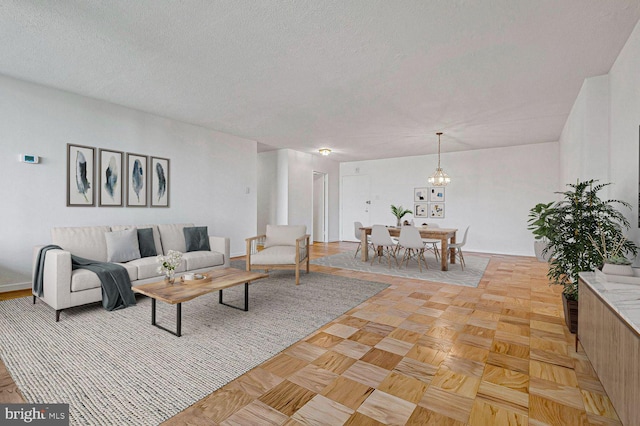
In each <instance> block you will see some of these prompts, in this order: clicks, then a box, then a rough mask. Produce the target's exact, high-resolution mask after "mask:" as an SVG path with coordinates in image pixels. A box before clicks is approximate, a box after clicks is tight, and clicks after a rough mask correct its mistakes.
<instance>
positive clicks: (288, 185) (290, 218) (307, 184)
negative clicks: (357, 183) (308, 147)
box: [258, 149, 340, 241]
mask: <svg viewBox="0 0 640 426" xmlns="http://www.w3.org/2000/svg"><path fill="white" fill-rule="evenodd" d="M271 152H273V151H271ZM271 152H266V153H260V154H259V156H258V161H259V162H260V163H262V164H261V167H264V168H268V169H270V170H273V164H272V160H271V157H270V155H276V156H277V162H276V163H277V164H276V167H277V170H276V171H275V172H273V171H272V173H271V175H270V176H272V175H273V173H275V175H276V177H275V179H276V181H277V185H276V186H277V198H276V199H275V200H274V199H268V200H267V199H263V198H260V199H259V201H260V203H259V204H258V217H259V219H258V223H259V224H261V226H262V224H264V225H265V227H266V224H267V223H273V222H269V220H272V219H273V218H272V217H267V216H268V214H269V212H273V211H274V210H275V212H276V220H277V223H278V224H291V225H306V226H307V230H308V231H309V232H310V231H311V230H312V229H313V172H314V171H316V172H321V173H326V174H327V175H328V180H329V185H328V188H327V191H328V215H329V220H328V225H329V229H328V238H329V241H338V240H339V227H340V217H339V202H340V201H339V200H340V194H339V191H340V187H339V185H340V184H339V182H340V165H339V163H337V162H335V161H332V160H330V159H328V158H326V157H322V156H320V155H312V154H307V153H304V152H299V151H294V150H291V149H280V150H278V151H275V152H276V154H271ZM267 154H270V155H267ZM265 176H266V175H265ZM261 185H262V183H261ZM265 185H266V184H265ZM274 206H275V207H274ZM258 231H259V232H264V229H261V228H259V229H258Z"/></svg>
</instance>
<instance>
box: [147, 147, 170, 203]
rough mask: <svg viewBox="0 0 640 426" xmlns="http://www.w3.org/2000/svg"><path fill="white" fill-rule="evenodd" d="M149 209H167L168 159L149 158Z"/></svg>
mask: <svg viewBox="0 0 640 426" xmlns="http://www.w3.org/2000/svg"><path fill="white" fill-rule="evenodd" d="M149 167H150V170H149V175H150V176H151V183H150V185H149V187H150V188H151V207H169V182H170V178H171V175H170V173H169V159H168V158H160V157H151V164H150V166H149Z"/></svg>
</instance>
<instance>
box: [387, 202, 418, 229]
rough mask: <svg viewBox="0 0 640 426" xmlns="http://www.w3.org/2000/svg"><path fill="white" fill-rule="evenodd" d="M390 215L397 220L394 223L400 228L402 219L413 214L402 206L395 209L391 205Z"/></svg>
mask: <svg viewBox="0 0 640 426" xmlns="http://www.w3.org/2000/svg"><path fill="white" fill-rule="evenodd" d="M391 213H393V215H394V216H395V217H396V219H398V221H397V222H396V226H397V227H398V228H400V227H401V226H402V218H403V217H404V216H405V215H407V214H412V213H413V212H412V211H411V210H409V209H405V208H404V207H402V206H398V207H396V206H394V205H393V204H391Z"/></svg>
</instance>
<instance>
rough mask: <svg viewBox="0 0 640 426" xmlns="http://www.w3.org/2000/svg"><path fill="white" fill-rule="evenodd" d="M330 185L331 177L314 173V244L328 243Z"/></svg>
mask: <svg viewBox="0 0 640 426" xmlns="http://www.w3.org/2000/svg"><path fill="white" fill-rule="evenodd" d="M328 185H329V176H328V175H327V174H326V173H322V172H313V229H312V230H311V241H313V242H319V243H326V242H328V239H327V229H328V228H329V224H328V220H329V211H328V209H329V203H328V194H327V188H328Z"/></svg>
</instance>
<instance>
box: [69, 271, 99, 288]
mask: <svg viewBox="0 0 640 426" xmlns="http://www.w3.org/2000/svg"><path fill="white" fill-rule="evenodd" d="M100 285H101V284H100V279H98V276H97V275H96V274H95V273H93V272H91V271H90V270H88V269H76V270H75V271H73V272H71V291H72V292H74V291H82V290H89V289H91V288H98V287H100Z"/></svg>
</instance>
